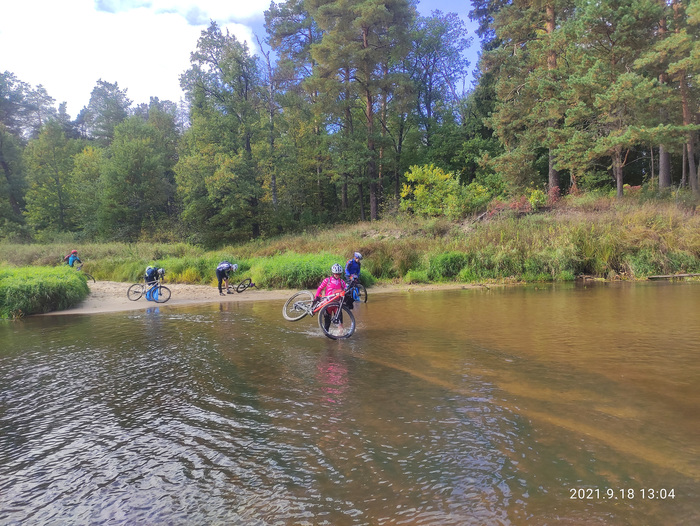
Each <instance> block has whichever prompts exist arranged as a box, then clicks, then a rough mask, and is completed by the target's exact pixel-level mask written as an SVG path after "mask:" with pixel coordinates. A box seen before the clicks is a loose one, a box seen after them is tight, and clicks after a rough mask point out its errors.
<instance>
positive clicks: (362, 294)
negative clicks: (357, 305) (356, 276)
mask: <svg viewBox="0 0 700 526" xmlns="http://www.w3.org/2000/svg"><path fill="white" fill-rule="evenodd" d="M353 296H354V297H355V301H359V302H361V303H367V289H366V288H365V286H364V285H363V284H362V283H357V284H356V285H355V292H354V293H353Z"/></svg>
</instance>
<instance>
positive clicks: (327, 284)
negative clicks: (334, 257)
mask: <svg viewBox="0 0 700 526" xmlns="http://www.w3.org/2000/svg"><path fill="white" fill-rule="evenodd" d="M342 274H343V267H341V266H340V265H339V264H338V263H335V264H334V265H333V266H332V267H331V275H330V276H328V277H327V278H325V279H324V280H323V281H322V282H321V285H319V287H318V290H317V291H316V299H315V300H314V303H316V302H317V301H319V300H320V299H321V296H322V295H323V296H330V295H332V294H335V293H336V292H342V291H343V290H345V288H346V287H347V284H346V283H345V281H344V280H343V278H342V277H341V275H342ZM322 293H323V294H322ZM335 308H337V307H334V308H333V309H331V308H330V307H329V308H328V309H326V311H325V317H324V320H323V324H324V325H325V327H326V330H328V327H330V325H331V314H333V312H334V310H335ZM329 310H330V311H331V312H328V311H329ZM338 321H339V322H340V327H339V328H340V330H341V331H342V329H343V313H342V311H341V312H340V316H339V319H338Z"/></svg>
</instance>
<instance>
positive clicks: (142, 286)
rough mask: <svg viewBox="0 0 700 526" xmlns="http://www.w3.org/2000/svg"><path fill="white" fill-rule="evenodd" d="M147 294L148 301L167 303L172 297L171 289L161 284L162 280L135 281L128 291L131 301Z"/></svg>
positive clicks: (127, 294) (127, 295)
mask: <svg viewBox="0 0 700 526" xmlns="http://www.w3.org/2000/svg"><path fill="white" fill-rule="evenodd" d="M141 296H145V297H146V299H147V300H148V301H155V302H156V303H165V302H166V301H168V300H169V299H170V289H169V288H168V287H165V286H163V285H161V283H160V281H156V282H155V283H151V284H146V283H134V284H133V285H132V286H131V287H129V290H127V291H126V297H127V298H129V299H130V300H131V301H136V300H138V299H140V298H141Z"/></svg>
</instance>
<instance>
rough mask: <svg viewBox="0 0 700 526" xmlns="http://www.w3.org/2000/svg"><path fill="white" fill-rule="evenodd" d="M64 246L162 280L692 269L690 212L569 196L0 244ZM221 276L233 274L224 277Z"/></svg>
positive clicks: (697, 225)
mask: <svg viewBox="0 0 700 526" xmlns="http://www.w3.org/2000/svg"><path fill="white" fill-rule="evenodd" d="M72 248H76V249H77V250H78V251H79V253H80V256H81V259H82V260H83V261H84V262H85V267H84V268H85V270H87V271H88V272H90V273H91V274H92V275H93V276H95V277H96V278H97V279H98V280H100V279H103V280H114V281H136V280H140V279H141V277H142V275H143V272H144V269H145V268H146V266H147V265H156V266H160V267H163V268H165V270H166V281H171V282H180V283H199V284H212V283H213V282H214V280H215V277H214V275H215V272H214V270H215V268H216V265H217V264H218V263H219V262H220V261H222V260H224V259H227V260H229V261H231V262H232V263H237V264H238V265H239V271H238V274H237V276H238V277H241V278H243V277H251V278H252V279H253V281H255V282H256V283H257V284H258V285H259V286H261V287H271V288H280V287H286V288H308V287H311V286H314V285H315V284H316V283H317V282H318V281H320V279H321V278H323V277H324V276H326V275H328V272H329V268H330V265H331V264H332V263H336V262H337V263H340V264H341V265H344V264H345V262H346V261H347V260H348V259H349V258H350V257H351V255H352V253H353V252H355V251H359V252H361V253H362V254H363V256H364V260H363V266H362V268H363V277H364V281H365V284H366V285H367V284H370V285H371V284H372V283H373V282H374V281H375V280H379V281H383V282H396V281H406V282H441V281H458V282H483V281H496V282H498V281H506V282H510V281H562V280H564V281H565V280H571V279H574V278H575V277H576V276H578V275H581V274H587V275H592V276H597V277H603V278H615V277H627V278H644V277H646V276H649V275H652V274H671V273H678V272H700V215H697V214H695V213H694V211H693V209H692V208H688V207H686V206H677V205H676V204H674V203H673V202H666V201H646V202H642V203H639V202H634V201H630V200H615V199H609V198H605V197H604V196H601V195H596V196H591V197H587V198H585V199H584V198H579V197H575V196H574V197H572V198H571V199H568V200H564V201H563V204H562V206H561V207H559V208H557V209H554V210H552V211H549V212H544V213H537V214H530V215H525V216H523V217H515V216H512V215H511V216H504V217H495V218H490V219H487V220H484V221H465V222H462V223H451V222H448V221H445V220H444V219H432V220H423V219H419V218H416V217H413V216H410V215H403V214H398V215H395V216H392V217H389V218H387V219H384V220H382V221H374V222H362V223H357V224H355V225H350V226H346V227H342V228H341V227H337V226H336V227H333V228H329V229H325V230H322V229H316V230H310V231H307V232H304V233H301V234H295V235H287V236H281V237H278V238H269V239H259V240H255V241H252V242H249V243H245V244H241V245H237V246H227V247H222V248H221V249H219V250H216V251H203V250H201V249H199V248H198V247H196V246H192V245H187V244H184V243H177V244H146V243H138V244H120V243H106V244H99V243H91V244H85V245H78V246H60V245H58V244H54V245H16V244H2V245H0V258H2V260H4V261H5V262H6V263H8V264H13V265H18V266H31V265H46V264H54V263H58V262H59V261H60V259H61V258H62V256H63V255H64V254H65V253H67V252H68V251H69V250H70V249H72ZM237 276H234V277H233V280H234V281H235V280H236V277H237Z"/></svg>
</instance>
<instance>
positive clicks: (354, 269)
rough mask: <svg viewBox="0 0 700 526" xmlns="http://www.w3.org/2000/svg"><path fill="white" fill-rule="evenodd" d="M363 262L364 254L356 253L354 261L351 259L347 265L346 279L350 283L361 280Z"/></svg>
mask: <svg viewBox="0 0 700 526" xmlns="http://www.w3.org/2000/svg"><path fill="white" fill-rule="evenodd" d="M361 260H362V254H360V253H359V252H355V254H353V256H352V259H349V260H348V262H347V263H346V264H345V277H347V278H348V281H354V280H357V279H359V278H360V269H361V267H362V264H361V263H360V261H361Z"/></svg>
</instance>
